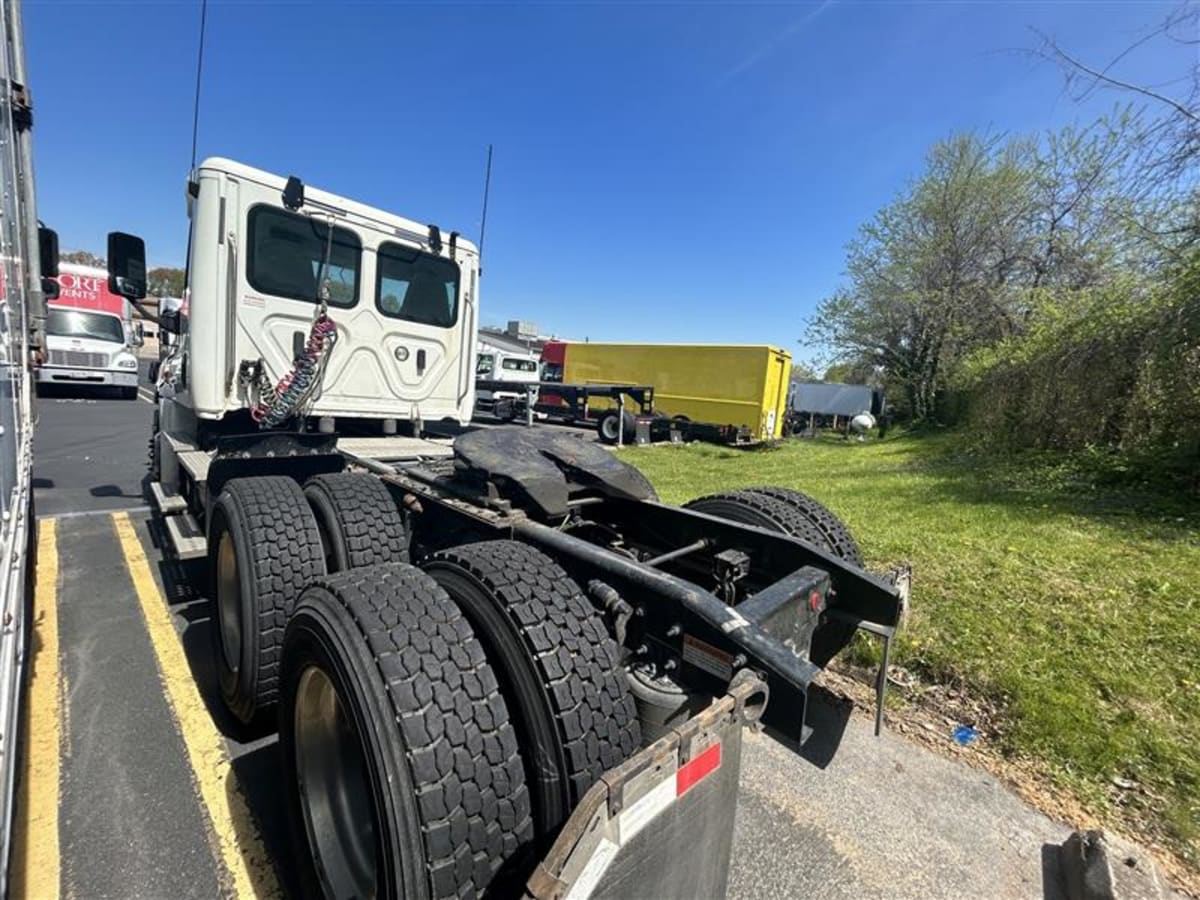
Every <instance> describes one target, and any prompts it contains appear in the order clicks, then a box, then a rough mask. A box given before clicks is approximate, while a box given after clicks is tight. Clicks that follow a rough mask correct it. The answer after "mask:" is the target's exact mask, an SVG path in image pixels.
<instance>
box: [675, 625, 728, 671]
mask: <svg viewBox="0 0 1200 900" xmlns="http://www.w3.org/2000/svg"><path fill="white" fill-rule="evenodd" d="M683 661H684V662H689V663H691V664H692V665H693V666H695V667H696V668H697V669H703V670H704V671H705V672H708V673H709V674H710V675H716V676H717V677H718V678H723V679H725V680H726V681H728V680H729V679H731V678H733V657H732V656H731V655H730V654H728V653H726V652H725V651H724V650H718V649H717V648H716V647H714V646H713V645H712V644H706V643H705V642H704V641H702V640H700V638H698V637H693V636H692V635H690V634H685V635H684V636H683Z"/></svg>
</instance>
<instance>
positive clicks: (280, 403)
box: [250, 304, 337, 428]
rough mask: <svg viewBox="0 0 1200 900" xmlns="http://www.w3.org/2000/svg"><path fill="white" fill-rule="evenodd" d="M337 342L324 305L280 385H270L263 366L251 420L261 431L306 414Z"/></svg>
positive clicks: (335, 330)
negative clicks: (304, 412)
mask: <svg viewBox="0 0 1200 900" xmlns="http://www.w3.org/2000/svg"><path fill="white" fill-rule="evenodd" d="M335 343H337V325H335V324H334V322H333V319H331V318H329V316H328V314H327V313H326V311H325V305H324V304H321V307H320V309H319V310H318V312H317V316H316V318H315V319H313V324H312V329H311V330H310V331H309V333H308V341H307V342H306V343H305V345H304V349H303V350H302V351H301V352H300V354H299V355H298V356H297V357H296V359H295V361H294V362H293V364H292V368H291V370H290V371H288V372H287V373H285V374H284V376H283V377H282V378H280V379H279V382H278V383H277V384H275V385H274V386H272V385H271V382H270V381H269V380H268V379H267V375H266V373H265V372H264V371H263V367H262V366H261V364H260V366H259V368H258V374H257V382H258V383H257V388H258V391H257V393H258V402H257V403H255V404H254V405H253V406H251V407H250V418H252V419H253V420H254V421H255V422H257V423H258V427H259V428H275V427H277V426H279V425H282V424H283V423H284V422H286V421H287V420H288V419H289V418H290V417H292V416H293V415H297V414H299V413H302V412H303V411H304V408H305V407H306V405H307V404H308V401H309V399H310V398H311V397H312V395H313V393H314V392H315V391H316V390H317V388H318V387H320V385H321V381H322V379H323V376H324V374H325V366H326V364H327V363H328V362H329V351H330V350H331V349H332V348H333V345H334V344H335Z"/></svg>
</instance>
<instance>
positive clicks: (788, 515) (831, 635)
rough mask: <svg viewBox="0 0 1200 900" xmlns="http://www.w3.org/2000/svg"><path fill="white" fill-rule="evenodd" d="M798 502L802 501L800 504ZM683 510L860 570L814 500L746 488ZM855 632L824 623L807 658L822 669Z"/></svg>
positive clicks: (844, 534) (851, 545)
mask: <svg viewBox="0 0 1200 900" xmlns="http://www.w3.org/2000/svg"><path fill="white" fill-rule="evenodd" d="M800 498H803V501H802V500H801V499H800ZM804 501H807V502H804ZM814 507H819V508H820V510H821V511H823V513H824V516H822V517H821V521H822V522H823V523H824V525H825V528H829V529H832V524H833V523H836V525H837V526H838V527H839V528H840V529H841V535H840V536H839V537H840V538H841V540H840V542H839V544H837V545H835V544H834V543H833V542H832V541H831V540H830V539H829V537H828V533H827V531H826V530H825V529H823V528H822V527H820V525H818V523H817V522H816V521H814V518H815V517H817V512H816V511H815V509H814ZM685 508H686V509H694V510H696V511H697V512H703V513H708V514H709V515H714V516H720V517H721V518H723V519H729V520H730V521H732V522H741V523H742V524H744V525H757V526H759V527H760V528H769V529H771V530H772V531H779V532H782V533H783V534H789V535H791V536H792V537H798V538H800V539H801V540H803V541H807V542H808V543H810V544H813V545H815V546H817V547H820V548H821V549H822V550H827V551H829V552H830V553H832V554H833V555H834V556H837V557H840V558H841V559H844V560H846V561H847V562H849V563H852V564H853V565H856V566H858V567H859V568H862V564H863V563H862V554H861V553H860V552H859V549H858V544H856V543H855V542H854V539H853V538H852V537H851V536H850V532H849V531H848V530H847V529H846V526H845V525H843V524H842V522H841V520H840V519H838V518H837V516H835V515H834V514H833V513H832V512H830V511H829V510H828V509H826V508H825V507H824V506H822V505H821V504H820V503H817V501H816V500H813V499H812V498H811V497H809V496H808V495H807V494H801V493H800V492H799V491H790V490H788V489H786V488H748V489H745V490H740V491H730V492H729V493H725V494H710V495H709V496H707V497H700V498H697V499H696V500H692V501H691V502H689V503H687V504H685ZM847 553H853V556H847V555H846V554H847ZM855 630H856V629H855V627H854V626H853V625H851V624H849V623H847V622H837V621H827V622H826V623H825V624H823V625H822V626H821V627H820V628H818V629H817V631H816V632H815V633H814V634H813V640H812V646H811V647H810V649H809V658H810V659H811V660H812V662H813V663H814V664H816V665H818V666H822V667H824V666H825V665H826V663H828V662H829V660H830V659H832V658H833V657H834V655H835V654H837V652H838V651H839V650H841V649H842V648H843V647H844V646H846V644H847V643H849V641H850V639H851V638H852V637H853V636H854V632H855Z"/></svg>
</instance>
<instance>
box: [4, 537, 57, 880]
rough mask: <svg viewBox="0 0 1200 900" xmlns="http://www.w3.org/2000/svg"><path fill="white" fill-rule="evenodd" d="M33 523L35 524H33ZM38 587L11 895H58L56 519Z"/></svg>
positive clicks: (42, 552)
mask: <svg viewBox="0 0 1200 900" xmlns="http://www.w3.org/2000/svg"><path fill="white" fill-rule="evenodd" d="M30 527H34V526H33V523H30ZM36 527H37V529H38V546H37V554H38V558H37V588H36V590H35V591H34V594H33V603H34V607H33V616H34V620H33V637H32V641H31V646H30V648H29V651H28V652H29V670H30V674H29V694H28V695H27V698H26V703H27V705H26V707H25V710H24V712H23V716H22V718H23V720H24V726H23V729H22V732H23V733H24V734H25V736H26V745H25V747H26V750H25V759H24V771H23V772H22V774H21V786H20V790H19V792H18V796H17V820H16V823H15V830H14V832H13V835H14V839H15V843H14V846H13V867H12V875H13V883H12V895H11V896H12V897H14V898H17V900H24V898H30V900H34V898H36V900H49V898H55V897H58V895H59V890H60V888H59V885H60V883H61V882H60V881H59V856H58V786H59V780H58V777H59V763H60V759H61V752H62V717H61V716H60V715H59V710H60V709H61V701H62V694H61V686H60V684H61V683H60V681H59V671H58V543H57V541H56V540H55V535H56V533H57V527H56V523H55V521H54V520H53V519H43V520H41V521H40V522H38V523H37V526H36Z"/></svg>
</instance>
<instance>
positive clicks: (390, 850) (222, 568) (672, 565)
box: [109, 160, 906, 900]
mask: <svg viewBox="0 0 1200 900" xmlns="http://www.w3.org/2000/svg"><path fill="white" fill-rule="evenodd" d="M234 175H236V178H234V177H233V176H234ZM189 194H190V196H191V197H192V202H191V209H192V213H193V214H192V232H191V236H190V237H191V240H190V246H191V258H190V259H189V267H188V268H189V276H190V278H191V279H192V282H193V283H192V285H191V290H190V296H191V305H190V308H189V310H188V317H189V327H188V329H187V330H186V332H185V333H184V334H183V339H182V340H181V342H180V344H179V345H178V347H177V350H176V352H177V354H178V355H177V356H176V357H175V362H176V363H177V364H176V365H171V366H167V365H164V366H163V373H165V374H164V375H161V376H160V385H159V391H158V396H159V401H158V412H159V415H158V424H157V426H156V430H155V434H154V436H153V446H154V452H153V454H152V460H151V467H152V468H151V493H152V496H153V497H154V501H155V505H156V507H157V510H158V514H159V515H161V516H162V517H163V518H164V520H165V525H166V527H165V532H166V534H167V535H168V537H169V539H170V542H171V544H172V545H173V547H174V550H175V552H176V553H177V554H178V555H179V556H181V557H185V558H187V557H195V558H199V559H203V560H204V561H205V568H206V569H207V573H208V579H209V582H210V583H211V585H212V591H213V614H214V622H215V626H216V627H215V628H214V629H212V632H213V651H212V652H213V658H214V663H215V669H216V672H217V677H218V682H219V685H220V693H221V696H222V698H223V700H224V703H225V705H226V706H227V707H228V709H229V710H230V712H231V713H232V714H233V715H234V716H235V717H236V718H238V719H239V720H241V721H243V722H247V723H250V722H258V723H262V722H266V721H270V719H269V718H267V717H268V716H269V715H272V714H274V715H277V721H278V724H279V732H280V746H281V759H282V763H283V771H284V776H285V783H286V792H285V793H286V796H285V798H284V802H285V804H286V807H287V810H288V818H289V821H290V822H291V825H292V829H293V836H294V845H293V846H294V847H296V848H297V852H296V854H295V857H294V863H295V865H297V866H298V868H299V871H300V881H301V882H302V883H303V884H304V885H305V887H306V888H307V889H311V890H312V891H313V893H318V894H323V895H324V896H327V897H338V898H343V897H350V896H362V897H365V896H377V897H395V896H411V895H413V894H414V893H415V894H420V895H422V896H432V897H451V896H465V895H476V894H480V893H484V892H486V893H489V894H491V895H492V896H498V897H503V896H518V895H521V894H522V893H524V894H527V895H528V896H531V897H536V898H546V900H549V898H560V897H588V896H593V897H641V896H646V895H647V894H648V893H649V894H652V895H654V896H656V897H679V898H684V897H687V898H691V897H695V896H701V895H704V896H719V895H721V894H722V893H723V892H724V888H725V884H726V880H727V876H728V867H729V856H730V848H731V840H732V822H733V817H732V815H730V814H729V813H731V812H732V810H733V807H734V804H735V802H736V784H737V774H738V768H739V760H740V738H741V728H742V727H743V726H744V725H745V724H747V723H750V722H756V721H761V722H762V723H764V724H765V726H766V727H767V728H768V730H769V733H771V734H772V735H774V736H775V737H776V738H777V739H779V740H781V741H782V742H784V743H785V744H786V745H787V746H790V747H793V748H798V747H799V745H800V743H801V742H802V741H803V740H804V739H805V738H806V737H807V736H808V734H809V732H810V730H811V729H810V726H809V725H808V724H807V722H806V705H807V702H806V701H807V690H808V686H809V685H810V684H811V683H812V681H813V679H814V678H815V677H816V676H817V674H818V673H819V672H820V669H821V667H822V666H824V665H825V664H826V663H827V662H828V661H829V660H830V659H831V658H832V657H833V656H834V655H835V654H836V653H837V652H838V651H839V650H841V649H842V648H843V647H844V646H845V645H846V644H847V642H848V641H849V640H850V639H851V637H852V636H853V634H854V633H855V631H856V630H858V629H863V630H866V631H868V632H870V633H873V634H878V635H881V636H882V637H883V638H884V644H885V653H884V659H885V665H886V658H887V654H886V647H887V646H888V642H889V641H890V639H891V637H892V635H893V634H894V631H895V629H896V627H897V625H898V623H899V619H900V613H901V609H902V606H903V602H904V597H905V590H906V588H905V586H904V583H896V582H894V581H892V580H888V579H884V578H881V577H878V576H875V575H872V574H871V573H868V572H866V571H864V570H863V568H862V559H861V556H860V555H859V554H858V549H857V546H856V545H855V544H854V541H853V539H852V538H851V537H850V536H849V534H848V532H847V531H846V530H845V528H844V526H842V524H841V523H840V522H839V521H838V520H837V519H836V517H834V516H833V514H832V513H830V512H829V511H828V510H826V509H825V508H824V507H822V506H821V505H820V504H818V503H816V501H814V500H812V498H809V497H806V496H804V495H802V494H797V493H794V492H789V491H785V490H783V489H777V488H758V489H747V490H741V491H734V492H729V493H723V494H718V495H713V496H710V497H705V498H700V499H698V500H696V501H693V502H692V503H690V504H688V506H687V507H686V508H679V507H674V506H669V505H666V504H663V503H660V502H659V501H658V499H657V497H656V496H655V494H654V491H653V488H652V487H651V486H650V485H649V484H648V482H647V481H646V480H645V478H644V477H643V476H641V474H640V473H638V472H637V470H636V469H633V468H632V467H630V466H628V465H627V464H625V463H623V462H621V461H620V460H619V459H617V458H616V457H615V456H613V455H612V454H611V453H609V452H607V451H606V450H605V449H604V448H602V447H599V446H597V445H595V444H594V443H587V442H583V441H581V440H579V439H578V438H576V437H573V436H570V435H566V434H564V433H561V432H556V431H551V430H542V429H527V428H521V427H518V426H506V427H500V428H493V429H486V430H475V431H467V432H466V433H464V434H462V435H460V436H459V437H457V438H456V439H455V440H454V441H453V442H449V441H438V440H430V439H425V438H422V437H421V436H420V429H419V427H417V426H418V425H419V418H420V417H419V416H418V415H417V413H416V411H415V407H416V406H417V405H418V404H420V406H421V410H422V413H423V412H424V410H426V409H434V408H439V407H437V405H436V404H435V402H434V399H436V398H440V401H441V405H440V408H439V411H442V412H444V413H446V414H447V415H449V416H454V415H458V416H459V417H461V418H465V417H466V415H468V414H469V412H470V410H471V408H472V405H473V403H472V402H471V400H472V398H471V396H470V392H471V380H470V377H469V376H471V375H472V374H473V373H472V372H471V371H470V369H469V367H468V368H467V370H466V375H467V381H466V382H465V383H464V382H463V381H461V380H459V376H460V374H461V373H462V369H461V361H462V360H463V359H467V360H469V359H470V351H471V350H472V349H473V347H474V341H475V333H474V331H475V326H474V307H475V304H476V303H477V302H478V300H477V295H476V285H477V278H478V264H479V259H478V254H477V251H476V250H475V248H474V247H473V246H472V245H470V244H469V243H468V242H466V241H463V240H461V239H458V238H457V236H456V235H454V234H453V233H452V234H451V236H450V239H449V240H446V239H443V238H442V236H441V232H440V230H438V229H436V228H434V227H432V226H431V227H428V228H425V227H422V226H419V225H417V224H416V223H412V222H409V221H408V220H403V219H399V217H395V216H391V215H390V214H387V213H384V212H382V211H379V210H372V209H370V208H368V207H363V206H361V205H358V204H353V203H352V202H351V201H347V200H344V199H342V198H339V197H336V196H334V195H332V194H327V193H324V192H318V191H315V190H311V189H309V188H307V187H306V186H305V185H303V183H301V182H300V181H299V179H296V178H291V179H287V180H286V181H285V180H284V179H283V178H278V177H276V176H272V175H269V174H268V173H265V172H259V171H256V170H251V169H248V168H246V167H243V166H239V165H237V164H235V163H231V162H229V161H225V160H209V161H206V162H205V163H204V164H202V166H201V167H200V169H199V172H198V176H197V177H196V178H195V179H193V182H192V184H191V185H190V187H189ZM222 199H223V200H224V202H223V203H220V204H219V201H220V200H222ZM218 205H220V207H221V208H222V209H223V211H224V214H223V215H222V216H220V217H218V216H217V215H213V214H209V213H211V212H215V210H216V209H217V208H218ZM206 211H208V212H206ZM326 217H332V218H333V219H334V220H335V221H337V223H338V225H337V229H338V230H340V231H341V233H340V234H338V235H336V236H334V237H332V238H331V237H330V235H329V233H328V232H327V231H325V230H324V226H323V223H324V222H325V221H327V219H326ZM264 218H266V219H267V220H268V221H269V222H271V223H272V225H271V227H269V228H265V229H258V228H256V223H261V222H262V220H263V219H264ZM218 223H220V226H219V227H218ZM309 235H311V236H312V238H311V240H310V239H309V238H308V236H309ZM280 237H283V238H286V240H284V241H282V246H271V242H272V241H274V240H276V239H277V238H280ZM335 245H340V246H341V247H342V248H343V249H342V250H341V251H338V253H339V255H338V256H337V263H336V265H335V266H333V267H332V269H331V267H330V258H331V257H332V256H333V254H334V251H333V250H331V247H333V246H335ZM385 245H394V246H385ZM235 248H236V249H235ZM365 248H373V249H375V255H376V256H378V257H380V258H383V257H385V256H386V257H388V258H390V259H398V260H403V261H404V265H405V266H406V267H407V268H405V269H403V271H400V270H399V269H392V270H390V271H391V273H392V275H394V276H395V278H394V280H395V281H397V282H399V281H405V282H406V283H407V290H404V289H401V288H400V287H398V286H396V285H392V286H390V287H389V288H388V290H390V291H393V292H394V294H393V301H392V304H391V305H392V308H393V309H394V310H395V311H396V312H397V313H398V314H400V316H401V317H400V319H399V320H398V321H397V322H395V323H389V324H388V327H393V328H394V329H395V331H393V332H392V333H391V334H390V335H385V336H382V338H381V335H380V334H379V333H378V332H379V328H380V327H381V324H382V323H380V322H379V321H378V319H374V320H372V319H371V318H369V317H367V318H365V314H366V313H368V312H369V311H370V310H372V309H375V308H378V305H379V291H380V287H379V285H380V284H381V281H383V280H384V278H385V276H380V275H379V274H378V273H376V277H370V276H371V275H372V273H371V272H367V273H366V276H365V277H359V276H358V274H357V272H358V266H360V265H362V266H365V267H369V266H370V265H372V264H373V263H372V262H371V261H370V260H371V256H369V255H365V254H364V255H362V256H360V255H359V254H358V251H359V249H365ZM144 255H145V250H144V247H143V246H142V244H141V241H140V240H138V239H136V238H132V237H131V236H128V235H119V234H117V235H113V236H111V237H110V242H109V261H110V265H111V266H112V280H113V283H114V284H116V285H118V286H119V287H120V288H121V290H123V291H125V292H127V295H128V296H131V297H134V298H136V297H137V296H138V295H139V294H141V293H142V292H144V284H142V283H141V282H139V281H138V279H137V273H139V272H141V271H144ZM264 259H266V260H269V266H267V269H266V271H260V270H256V262H255V261H256V260H258V261H259V263H263V261H264ZM264 264H265V263H264ZM327 271H336V272H340V273H343V274H345V278H344V280H343V282H342V283H343V285H347V286H349V287H348V289H343V290H341V291H340V292H335V291H334V290H333V289H332V287H331V285H329V284H328V283H327V279H329V278H332V277H334V276H325V275H323V274H322V273H325V272H327ZM314 272H315V273H318V274H317V277H315V278H314V277H313V273H314ZM282 273H291V276H292V277H285V275H284V274H282ZM346 273H350V274H346ZM422 273H424V274H433V275H434V276H436V284H435V285H434V288H435V289H433V290H429V291H428V293H427V295H426V296H424V297H423V296H422V295H421V294H420V293H418V294H417V295H416V297H415V299H414V296H412V295H410V293H409V292H411V291H412V290H413V288H414V287H415V286H416V285H417V284H418V282H419V280H420V278H421V277H422ZM400 275H405V276H406V278H400V277H399V276H400ZM308 292H311V293H308ZM468 292H469V295H470V296H469V298H468ZM335 296H336V297H337V304H336V306H335V304H334V303H333V298H334V297H335ZM434 301H436V302H434ZM467 309H470V310H471V314H470V316H469V317H468V316H467V315H464V314H455V313H454V312H453V311H454V310H459V311H464V310H467ZM406 311H407V312H406ZM275 319H285V320H290V322H293V323H295V324H294V325H289V330H288V331H284V332H282V333H279V334H277V335H276V337H275V338H273V339H274V340H276V341H278V342H280V344H281V346H280V347H279V348H276V349H277V350H282V349H283V348H287V347H290V346H291V345H292V343H293V337H292V333H291V329H292V328H295V329H296V330H298V331H299V337H298V338H295V339H294V340H295V344H296V345H297V347H298V349H299V351H300V352H298V353H297V354H296V356H295V361H294V362H289V361H288V358H287V357H286V355H285V354H284V353H282V352H275V353H272V354H268V353H267V352H266V351H267V350H268V349H270V348H271V347H272V346H273V345H272V344H271V343H270V342H269V341H270V340H271V339H272V338H271V337H270V334H271V332H270V331H269V330H268V334H267V339H266V340H264V339H263V338H262V337H261V336H260V331H259V330H258V329H257V328H251V327H247V326H248V325H251V324H253V325H255V326H259V325H265V324H267V323H270V322H271V321H273V320H275ZM364 319H365V322H366V324H360V323H362V322H364ZM301 323H303V324H304V326H305V327H303V328H301V327H300V326H301ZM161 324H162V327H164V328H167V329H169V330H173V331H181V330H182V329H180V324H179V322H178V321H177V320H176V319H174V318H173V317H172V316H164V317H163V319H162V323H161ZM267 327H268V329H269V325H268V326H267ZM356 329H361V333H359V332H356ZM334 335H336V337H334ZM252 338H253V339H252ZM372 348H375V349H372ZM434 348H438V349H437V350H436V351H435V349H434ZM376 350H378V351H386V352H375V351H376ZM421 351H424V352H425V359H424V361H423V362H422V361H420V360H419V359H418V358H417V357H418V355H419V354H420V353H421ZM356 357H358V358H359V360H360V363H361V364H364V365H366V364H374V365H377V366H379V367H380V368H381V369H382V371H378V370H377V371H376V374H375V378H376V379H377V381H378V383H379V385H380V388H379V389H378V394H379V396H377V397H376V402H375V405H374V406H373V407H372V406H371V405H370V404H369V403H367V402H366V399H367V398H365V397H364V396H363V395H362V394H361V393H358V391H360V390H361V388H360V387H359V386H358V385H359V384H360V383H359V382H354V384H353V387H352V388H348V387H347V386H348V385H350V384H351V382H350V381H349V380H348V379H350V378H352V377H353V376H352V375H351V374H350V373H349V372H347V370H346V367H347V364H348V363H349V362H350V361H351V360H353V359H355V358H356ZM456 360H457V361H458V363H459V364H460V365H459V368H456V367H455V361H456ZM368 361H369V363H368ZM384 366H387V367H388V368H386V369H383V367H384ZM422 371H424V372H425V374H426V376H427V380H426V381H425V382H422V381H421V380H420V375H421V373H422ZM247 373H249V374H247ZM297 384H298V385H299V387H298V388H293V386H295V385H297ZM386 384H395V385H397V386H398V387H399V386H403V387H405V388H406V390H407V393H406V394H403V393H400V392H399V390H397V392H396V393H392V392H391V391H390V390H385V389H383V388H384V386H385V385H386ZM464 389H465V393H464V394H463V395H462V396H461V398H460V396H459V394H458V392H459V391H462V390H464ZM425 397H429V398H431V399H423V398H425ZM409 406H411V407H413V411H412V412H411V413H409V415H407V416H406V415H405V413H406V411H407V410H408V408H409ZM347 409H348V410H351V411H353V412H354V413H355V415H353V416H350V415H344V414H342V413H341V412H340V411H341V410H347ZM402 418H404V419H406V421H407V422H408V423H410V425H411V427H410V428H409V430H410V431H411V432H412V434H411V435H409V436H404V435H391V434H388V433H387V432H388V430H389V429H388V427H387V425H386V423H387V421H388V420H390V419H402ZM883 671H884V670H882V669H881V674H880V679H879V686H880V691H882V689H883V685H884V684H885V683H886V682H885V681H884V679H883V677H882V673H883ZM547 848H548V849H547ZM683 848H687V851H688V852H683Z"/></svg>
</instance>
